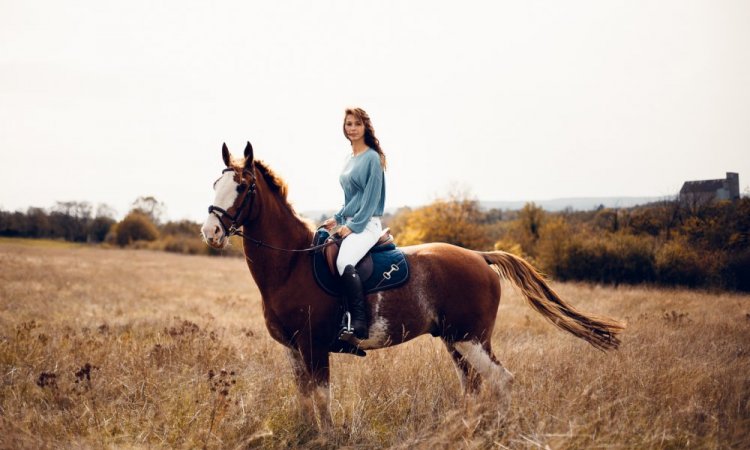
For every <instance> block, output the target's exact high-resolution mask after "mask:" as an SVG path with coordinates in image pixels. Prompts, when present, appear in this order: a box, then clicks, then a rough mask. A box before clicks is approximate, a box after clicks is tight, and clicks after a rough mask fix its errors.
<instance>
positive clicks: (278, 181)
mask: <svg viewBox="0 0 750 450" xmlns="http://www.w3.org/2000/svg"><path fill="white" fill-rule="evenodd" d="M254 165H255V168H256V169H258V172H260V174H261V175H262V176H263V179H264V180H265V181H266V184H268V187H269V188H270V189H271V191H272V192H274V193H276V194H277V195H278V196H279V197H280V198H281V200H282V202H281V204H282V205H283V206H284V207H286V208H287V209H288V210H289V212H291V213H292V215H293V216H294V217H296V218H297V219H299V220H300V221H301V222H302V223H304V224H305V226H307V228H309V229H311V230H314V229H315V224H314V223H313V222H312V221H310V220H309V219H307V218H305V217H302V216H300V215H299V214H297V211H295V210H294V206H292V204H291V203H289V200H288V199H287V198H286V196H287V194H288V193H289V186H288V185H287V184H286V181H284V179H283V178H281V177H280V176H279V175H278V174H277V173H276V172H274V171H273V169H271V167H269V165H268V164H267V163H266V162H264V161H262V160H258V159H256V160H255V161H254ZM239 167H244V161H242V162H241V164H239Z"/></svg>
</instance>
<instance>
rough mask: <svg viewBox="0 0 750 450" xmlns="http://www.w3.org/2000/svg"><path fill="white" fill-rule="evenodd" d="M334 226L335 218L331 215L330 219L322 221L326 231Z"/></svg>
mask: <svg viewBox="0 0 750 450" xmlns="http://www.w3.org/2000/svg"><path fill="white" fill-rule="evenodd" d="M335 226H336V219H334V218H333V217H331V218H330V219H326V221H325V222H323V228H325V229H326V230H328V231H331V230H333V227H335Z"/></svg>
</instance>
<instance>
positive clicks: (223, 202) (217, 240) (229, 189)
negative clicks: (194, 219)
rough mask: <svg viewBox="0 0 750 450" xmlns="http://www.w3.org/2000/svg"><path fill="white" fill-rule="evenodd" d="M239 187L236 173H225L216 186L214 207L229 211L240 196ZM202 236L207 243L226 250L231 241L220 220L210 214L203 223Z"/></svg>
mask: <svg viewBox="0 0 750 450" xmlns="http://www.w3.org/2000/svg"><path fill="white" fill-rule="evenodd" d="M237 186H238V184H237V183H236V182H235V181H234V172H225V173H223V174H222V175H221V177H220V178H219V179H218V180H216V184H215V185H214V190H215V191H216V196H215V197H214V203H213V205H214V206H218V207H219V208H221V209H223V210H225V211H226V210H228V209H229V208H230V207H231V206H232V205H234V201H235V200H236V199H237V195H239V194H237ZM201 234H202V235H203V239H204V240H205V241H206V243H208V245H210V246H212V247H215V248H224V247H225V246H226V244H227V242H228V241H229V239H228V236H225V233H224V228H222V226H221V223H219V218H218V217H216V214H213V213H211V214H209V215H208V218H206V221H205V222H204V223H203V227H202V228H201Z"/></svg>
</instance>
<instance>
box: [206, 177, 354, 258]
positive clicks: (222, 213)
mask: <svg viewBox="0 0 750 450" xmlns="http://www.w3.org/2000/svg"><path fill="white" fill-rule="evenodd" d="M230 171H231V172H235V169H233V168H231V167H227V168H226V169H224V170H222V171H221V173H222V174H224V173H226V172H230ZM244 172H248V173H251V174H252V177H253V181H252V183H250V184H249V185H248V188H247V190H246V191H245V198H243V199H242V203H241V204H240V206H239V207H237V210H236V212H235V214H234V215H232V214H230V213H229V211H227V210H225V209H224V208H220V207H218V206H215V205H211V206H209V207H208V213H209V214H213V215H215V216H216V218H217V219H219V225H221V228H222V229H223V230H224V234H225V235H226V236H227V237H229V236H240V237H241V238H243V239H247V240H248V241H250V242H252V243H253V244H254V245H255V246H256V247H265V248H269V249H271V250H276V251H280V252H288V253H307V252H314V251H317V250H320V249H322V248H325V247H328V246H329V245H331V244H334V243H337V242H340V241H341V240H342V239H341V238H339V237H335V238H332V239H326V241H325V242H323V243H322V244H318V245H315V246H312V247H309V248H303V249H289V248H280V247H275V246H273V245H270V244H266V243H265V242H263V241H261V240H258V239H255V238H252V237H250V236H246V235H245V234H244V233H243V232H242V231H240V227H242V224H240V217H241V216H242V214H243V211H244V210H247V213H246V215H248V214H250V211H251V210H252V207H253V203H254V202H255V173H254V172H250V171H249V170H247V169H244V170H243V173H244ZM248 199H250V204H249V205H247V203H248ZM217 213H218V214H217ZM224 217H228V218H229V220H231V223H230V224H229V228H227V226H226V225H224V221H223V220H222V219H223V218H224Z"/></svg>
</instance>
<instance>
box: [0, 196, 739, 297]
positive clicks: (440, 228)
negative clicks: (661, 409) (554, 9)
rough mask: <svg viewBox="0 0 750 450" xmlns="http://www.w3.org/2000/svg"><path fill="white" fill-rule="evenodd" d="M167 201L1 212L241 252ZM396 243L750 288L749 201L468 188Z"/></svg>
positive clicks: (412, 215) (403, 212)
mask: <svg viewBox="0 0 750 450" xmlns="http://www.w3.org/2000/svg"><path fill="white" fill-rule="evenodd" d="M165 209H166V207H165V206H164V204H163V203H161V202H159V201H158V200H156V199H155V198H153V197H139V198H138V199H136V201H135V202H133V204H132V205H131V209H130V211H129V212H128V214H127V215H126V216H125V218H124V219H122V220H120V221H117V220H115V219H114V211H113V210H112V208H109V207H107V206H106V205H99V206H97V207H96V208H94V207H92V205H90V204H88V203H86V202H58V203H56V204H55V206H53V207H52V208H50V209H49V210H45V209H42V208H29V209H28V210H27V211H26V212H18V211H16V212H9V211H3V210H0V236H11V237H28V238H50V239H64V240H67V241H73V242H88V243H95V244H97V243H98V244H101V245H105V246H117V247H129V248H143V249H151V250H163V251H169V252H176V253H185V254H204V255H228V256H242V243H241V239H239V238H237V237H233V238H232V244H231V245H230V246H229V247H228V248H227V249H224V250H215V249H211V248H210V247H208V246H207V245H205V244H204V243H203V242H202V240H201V237H200V225H199V224H197V223H195V222H191V221H187V220H185V221H168V222H165V221H164V220H163V217H164V212H165ZM384 223H385V224H386V225H387V226H390V227H391V229H392V232H393V234H394V236H395V238H396V242H397V244H398V245H412V244H420V243H424V242H447V243H450V244H454V245H458V246H461V247H465V248H471V249H476V250H503V251H507V252H511V253H514V254H517V255H519V256H523V257H524V258H527V259H528V260H530V261H531V262H532V263H533V264H535V265H536V266H537V267H539V268H541V269H542V270H543V271H544V272H545V273H546V274H547V275H549V276H551V277H553V278H555V279H559V280H579V281H589V282H596V283H612V284H618V283H644V282H645V283H655V284H661V285H680V286H690V287H717V288H722V289H738V290H743V291H750V239H749V238H748V236H750V199H748V198H742V199H740V200H737V201H723V202H714V203H710V204H704V205H699V206H696V205H695V204H685V203H681V202H680V201H678V200H676V199H675V200H669V201H662V202H657V203H652V204H649V205H644V206H638V207H633V208H619V209H614V208H605V207H603V206H602V207H599V208H597V209H596V210H593V211H572V210H566V211H561V212H548V211H545V210H543V209H542V208H540V207H539V206H537V205H535V204H534V203H528V204H526V205H525V206H524V207H523V208H522V209H520V210H517V211H510V210H497V209H491V210H484V209H482V208H481V207H480V204H479V202H478V201H476V200H474V199H472V198H470V196H469V195H468V194H466V193H454V194H452V195H449V196H447V197H446V198H442V199H437V200H435V201H434V202H432V203H431V204H429V205H426V206H423V207H420V208H414V209H412V208H401V209H399V210H398V211H396V213H395V214H392V215H386V217H384Z"/></svg>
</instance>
